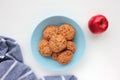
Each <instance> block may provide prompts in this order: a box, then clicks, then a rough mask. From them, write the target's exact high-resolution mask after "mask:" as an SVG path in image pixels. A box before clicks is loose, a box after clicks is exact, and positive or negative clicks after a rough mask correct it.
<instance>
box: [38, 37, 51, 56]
mask: <svg viewBox="0 0 120 80" xmlns="http://www.w3.org/2000/svg"><path fill="white" fill-rule="evenodd" d="M38 50H39V52H40V53H41V54H42V55H43V56H51V54H52V51H51V49H50V47H49V45H48V41H47V40H45V39H42V40H41V41H40V43H39V45H38Z"/></svg>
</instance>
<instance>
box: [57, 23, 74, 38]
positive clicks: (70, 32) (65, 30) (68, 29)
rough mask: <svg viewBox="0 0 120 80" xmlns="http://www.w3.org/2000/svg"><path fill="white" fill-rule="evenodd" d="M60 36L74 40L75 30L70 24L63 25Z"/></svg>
mask: <svg viewBox="0 0 120 80" xmlns="http://www.w3.org/2000/svg"><path fill="white" fill-rule="evenodd" d="M59 34H61V35H63V36H64V37H65V38H66V39H67V40H73V39H74V35H75V29H74V28H73V27H72V25H70V24H62V25H61V26H60V27H59Z"/></svg>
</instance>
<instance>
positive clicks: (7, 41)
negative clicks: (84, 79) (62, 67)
mask: <svg viewBox="0 0 120 80" xmlns="http://www.w3.org/2000/svg"><path fill="white" fill-rule="evenodd" d="M0 80H38V79H37V78H36V76H35V74H34V73H33V72H32V70H31V69H30V68H29V67H28V66H27V65H25V64H24V63H23V57H22V54H21V50H20V46H19V45H18V43H17V42H16V41H15V40H14V39H11V38H8V37H4V36H0ZM40 80H77V78H76V77H75V76H74V75H65V76H59V75H58V76H44V77H43V78H41V79H40Z"/></svg>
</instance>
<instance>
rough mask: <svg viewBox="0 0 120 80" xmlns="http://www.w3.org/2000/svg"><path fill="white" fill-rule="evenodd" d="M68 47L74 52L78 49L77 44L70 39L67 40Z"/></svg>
mask: <svg viewBox="0 0 120 80" xmlns="http://www.w3.org/2000/svg"><path fill="white" fill-rule="evenodd" d="M67 49H68V50H70V51H72V52H74V51H75V50H76V45H75V43H74V42H72V41H68V42H67Z"/></svg>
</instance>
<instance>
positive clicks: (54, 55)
mask: <svg viewBox="0 0 120 80" xmlns="http://www.w3.org/2000/svg"><path fill="white" fill-rule="evenodd" d="M60 54H61V53H52V56H51V57H52V59H54V60H58V56H59V55H60Z"/></svg>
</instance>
